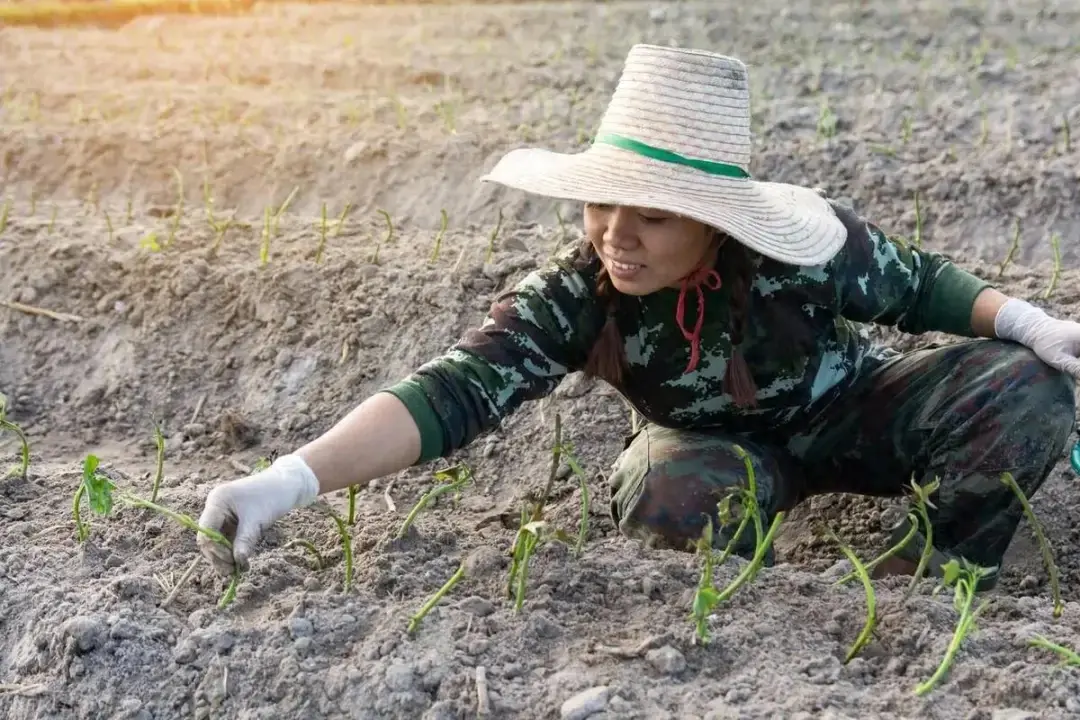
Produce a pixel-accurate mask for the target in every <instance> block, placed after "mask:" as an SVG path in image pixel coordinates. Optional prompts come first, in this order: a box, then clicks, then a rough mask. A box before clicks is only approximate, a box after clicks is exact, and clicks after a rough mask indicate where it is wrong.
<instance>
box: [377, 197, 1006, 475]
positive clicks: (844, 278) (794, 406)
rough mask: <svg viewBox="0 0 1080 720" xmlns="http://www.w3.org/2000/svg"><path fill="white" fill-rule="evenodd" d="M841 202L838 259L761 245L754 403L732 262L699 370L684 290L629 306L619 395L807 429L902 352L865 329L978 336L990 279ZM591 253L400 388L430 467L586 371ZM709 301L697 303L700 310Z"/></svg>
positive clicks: (749, 335) (748, 429)
mask: <svg viewBox="0 0 1080 720" xmlns="http://www.w3.org/2000/svg"><path fill="white" fill-rule="evenodd" d="M833 207H834V208H835V210H836V212H837V214H838V215H839V217H840V219H841V220H842V221H843V222H844V224H845V225H846V226H847V230H848V236H847V241H846V244H845V246H844V247H843V248H842V249H841V250H840V252H839V253H838V254H837V255H836V256H834V257H833V258H832V259H831V260H829V261H828V262H826V263H824V264H822V265H818V266H814V267H797V266H793V265H788V264H784V263H781V262H777V261H775V260H772V259H770V258H767V257H764V256H762V255H759V254H756V253H750V258H751V263H752V265H753V268H754V270H753V274H752V277H753V279H752V285H751V290H750V293H749V297H748V303H747V309H746V314H745V324H744V330H743V341H742V344H741V345H740V346H739V347H740V350H741V352H742V353H743V356H744V357H745V359H746V362H747V365H748V366H749V369H750V372H751V374H752V375H753V378H754V381H755V383H756V385H757V388H758V391H757V404H756V406H754V407H739V406H737V405H735V403H734V402H733V401H732V398H731V396H730V395H728V394H726V393H725V392H724V389H723V378H724V375H725V371H726V369H727V362H728V359H729V358H730V357H731V351H732V344H731V340H730V335H729V329H730V315H729V312H728V310H727V303H728V296H727V290H726V289H727V288H728V287H729V286H730V283H729V282H727V279H728V278H727V277H725V276H724V268H723V267H719V266H718V267H717V268H716V269H717V271H718V272H719V273H720V275H721V276H722V277H723V279H724V282H723V283H722V285H721V287H720V289H718V290H715V291H714V290H704V297H705V311H704V325H703V328H702V332H701V336H700V360H699V362H698V363H697V366H696V367H695V368H694V369H693V370H690V371H689V372H687V364H688V362H687V361H688V358H689V355H690V344H689V343H688V342H687V341H686V339H685V338H684V336H683V334H682V332H681V331H680V329H679V326H678V325H677V324H676V322H675V307H676V303H677V301H678V296H679V290H677V289H664V290H660V291H658V292H655V293H652V294H650V295H647V296H642V297H632V298H630V301H629V302H626V303H623V307H622V309H621V310H620V315H619V317H618V324H619V329H620V331H621V334H622V337H623V339H624V345H625V350H626V358H627V360H628V364H629V367H628V370H627V372H626V373H625V377H624V381H623V382H622V383H621V386H620V387H617V388H616V389H617V390H618V391H619V392H620V393H621V394H622V395H623V396H624V397H625V398H626V399H627V400H628V401H629V402H630V403H631V404H632V405H633V406H634V407H635V408H636V409H637V410H638V412H639V413H640V414H641V415H642V416H643V417H644V418H646V419H647V420H649V421H650V422H653V423H657V424H659V425H663V426H667V427H676V428H717V429H723V430H725V431H728V432H734V433H754V432H758V431H764V430H766V429H768V430H772V431H775V430H777V429H782V428H784V427H786V426H788V427H794V425H792V424H793V423H798V422H801V421H804V420H807V419H808V418H810V417H812V416H813V415H816V414H817V412H818V411H820V409H821V408H823V407H825V406H826V405H827V404H828V403H830V402H831V401H832V400H833V399H835V397H836V396H837V395H838V394H840V393H842V392H843V391H844V389H845V388H847V387H849V386H850V385H851V383H852V382H853V381H855V380H856V379H857V378H858V377H859V374H860V372H861V371H863V370H865V369H866V367H868V366H870V365H874V364H876V362H877V361H880V360H881V359H884V358H886V357H888V356H889V355H890V354H893V352H894V351H892V350H889V349H887V348H885V347H883V346H880V345H877V344H875V343H873V342H872V341H871V339H870V336H869V333H868V332H867V330H866V328H865V326H864V325H863V324H864V323H871V322H874V323H879V324H883V325H890V326H895V327H897V328H898V329H900V330H902V331H904V332H908V333H913V334H918V333H922V332H925V331H929V330H938V331H942V332H948V333H952V334H956V335H962V336H967V337H971V336H973V334H974V333H973V331H972V329H971V324H970V320H971V308H972V305H973V304H974V301H975V297H976V295H978V293H979V292H980V291H981V290H982V289H983V288H984V287H986V286H987V283H986V282H985V281H983V280H981V279H979V278H977V277H975V276H974V275H971V274H969V273H967V272H965V271H964V270H961V269H960V268H958V267H957V266H956V265H954V264H953V263H952V262H950V261H949V260H948V259H947V258H945V257H944V256H943V255H941V254H938V253H934V252H927V251H924V250H919V249H916V248H913V247H910V246H908V245H905V244H903V243H901V242H897V241H894V240H891V239H889V238H888V237H887V236H886V235H885V234H884V233H883V232H882V231H881V230H880V229H879V228H878V227H876V226H875V225H873V224H871V223H869V222H867V221H866V220H864V219H862V218H859V217H858V216H856V215H855V214H854V213H853V212H852V211H851V210H850V209H847V208H844V207H843V206H840V205H837V204H835V203H834V204H833ZM582 252H583V249H582V248H574V249H572V250H570V251H568V252H566V253H564V254H563V255H562V256H561V257H560V258H558V259H557V260H556V261H554V262H552V263H551V264H550V265H548V266H546V267H544V268H542V269H539V270H536V271H534V272H532V273H530V274H529V275H528V276H526V277H525V278H524V279H523V280H521V281H520V282H519V283H518V284H517V285H516V286H515V287H514V288H513V289H511V290H509V291H508V292H506V293H503V294H502V295H501V296H500V297H498V298H497V300H496V301H495V303H494V304H493V305H492V308H491V311H490V312H489V314H488V316H487V317H486V319H485V320H484V322H483V323H482V324H481V326H480V327H479V328H477V329H475V330H472V331H470V332H468V333H467V334H466V335H465V336H464V337H463V338H462V339H461V340H460V341H459V342H458V343H457V344H455V345H454V347H452V348H451V349H450V350H449V351H447V352H446V353H445V354H444V355H442V356H441V357H438V358H435V359H433V360H431V361H430V362H428V363H425V364H424V365H422V366H421V367H420V368H418V369H417V370H416V371H415V372H414V373H412V374H411V375H409V376H408V377H406V378H405V379H403V380H402V381H401V382H399V383H397V384H395V385H393V386H392V387H390V388H388V389H387V390H388V392H391V393H393V394H394V395H395V396H396V397H398V398H399V399H401V400H402V401H403V402H404V403H405V405H406V406H407V407H408V409H409V411H410V412H411V413H412V416H413V418H414V419H415V421H416V423H417V425H418V427H419V428H420V434H421V445H422V450H421V458H420V460H419V462H424V461H427V460H430V459H433V458H436V457H440V456H445V455H447V454H449V453H451V452H453V451H454V450H456V449H458V448H461V447H463V446H465V445H467V444H468V443H470V442H472V441H473V440H474V439H475V438H476V437H477V436H479V435H480V434H482V433H484V432H486V431H489V430H491V429H493V428H495V427H496V426H497V425H498V424H499V423H500V422H501V420H502V419H503V418H505V417H506V416H507V415H508V414H509V413H511V412H513V411H514V410H515V409H517V408H518V407H519V406H520V405H521V404H522V403H524V402H525V401H527V400H537V399H539V398H542V397H543V396H545V395H547V394H548V393H550V392H552V391H553V390H554V389H555V387H556V386H557V385H558V384H559V382H560V381H561V380H562V378H563V377H564V376H565V375H567V374H568V373H570V372H574V371H576V370H581V369H582V368H583V367H584V365H585V361H586V358H587V357H588V354H589V350H590V348H591V346H592V344H593V342H595V340H596V338H597V337H598V335H599V332H600V329H601V327H602V325H603V323H604V320H605V319H606V304H605V303H604V301H603V300H601V299H599V298H597V296H596V292H595V290H596V282H597V274H598V272H599V271H600V268H601V265H600V261H599V260H598V259H597V258H595V256H591V259H590V260H589V261H588V262H584V261H582V257H583V256H582V255H580V253H582ZM575 268H577V269H575ZM695 298H696V295H694V294H690V296H689V297H688V298H687V302H688V311H687V315H688V316H690V315H691V314H692V312H691V311H690V307H694V309H695V310H696V302H697V301H696V299H695ZM691 303H692V304H693V305H689V304H691Z"/></svg>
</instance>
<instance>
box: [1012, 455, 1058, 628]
mask: <svg viewBox="0 0 1080 720" xmlns="http://www.w3.org/2000/svg"><path fill="white" fill-rule="evenodd" d="M1001 482H1002V483H1003V484H1004V485H1005V486H1006V487H1008V488H1009V489H1010V490H1012V491H1013V494H1014V495H1016V499H1017V500H1019V501H1020V505H1021V507H1023V508H1024V515H1025V516H1027V520H1028V524H1029V525H1031V530H1032V532H1034V533H1035V539H1036V541H1037V542H1038V543H1039V551H1040V552H1041V553H1042V558H1043V565H1045V566H1046V574H1047V576H1048V577H1049V578H1050V593H1051V595H1052V596H1053V598H1054V617H1056V618H1057V617H1061V613H1062V611H1063V610H1064V609H1065V605H1064V603H1063V602H1062V600H1061V585H1060V583H1059V582H1058V569H1057V564H1056V563H1055V562H1054V551H1053V549H1051V547H1050V541H1049V540H1047V539H1046V533H1045V532H1044V531H1043V527H1042V523H1040V522H1039V519H1038V518H1037V517H1035V511H1034V510H1033V509H1032V508H1031V503H1029V502H1028V499H1027V496H1026V495H1024V491H1023V490H1021V489H1020V485H1018V484H1017V482H1016V478H1014V477H1013V475H1012V473H1009V472H1007V473H1003V474H1002V476H1001Z"/></svg>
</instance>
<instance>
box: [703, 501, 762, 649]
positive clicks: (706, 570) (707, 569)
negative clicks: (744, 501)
mask: <svg viewBox="0 0 1080 720" xmlns="http://www.w3.org/2000/svg"><path fill="white" fill-rule="evenodd" d="M745 517H749V515H747V516H745ZM741 527H745V521H744V524H743V526H741ZM740 532H741V528H740ZM697 551H698V554H699V555H701V558H702V562H701V576H700V577H699V578H698V585H697V590H696V591H695V592H694V602H693V605H692V606H691V611H690V619H691V620H693V621H694V642H695V643H697V644H700V645H708V643H709V623H708V618H709V614H710V613H712V610H713V608H714V607H716V603H717V596H718V595H719V593H718V592H717V591H716V588H715V587H714V586H713V565H714V562H715V557H716V555H715V553H714V552H713V526H712V518H706V519H705V529H704V530H703V531H702V533H701V539H700V540H698V542H697Z"/></svg>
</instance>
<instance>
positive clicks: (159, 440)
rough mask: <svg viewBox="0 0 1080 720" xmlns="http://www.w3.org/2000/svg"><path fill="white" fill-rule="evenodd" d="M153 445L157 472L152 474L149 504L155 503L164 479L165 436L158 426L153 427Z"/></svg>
mask: <svg viewBox="0 0 1080 720" xmlns="http://www.w3.org/2000/svg"><path fill="white" fill-rule="evenodd" d="M154 445H155V446H156V447H157V470H156V471H155V472H154V489H153V490H152V491H151V492H150V502H157V498H158V490H160V489H161V481H162V479H163V478H164V477H165V435H164V434H163V433H162V432H161V426H160V425H156V424H155V425H154Z"/></svg>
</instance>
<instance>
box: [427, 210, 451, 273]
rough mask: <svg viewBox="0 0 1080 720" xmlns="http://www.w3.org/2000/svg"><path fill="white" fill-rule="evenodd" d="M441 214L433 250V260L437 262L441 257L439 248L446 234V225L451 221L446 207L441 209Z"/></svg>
mask: <svg viewBox="0 0 1080 720" xmlns="http://www.w3.org/2000/svg"><path fill="white" fill-rule="evenodd" d="M439 215H440V216H441V220H440V222H439V232H438V233H437V234H436V235H435V247H433V248H432V250H431V262H435V261H437V260H438V259H439V249H440V248H441V247H442V240H443V235H445V234H446V226H447V224H448V223H449V218H448V217H447V215H446V209H445V208H444V209H442V210H439Z"/></svg>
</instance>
